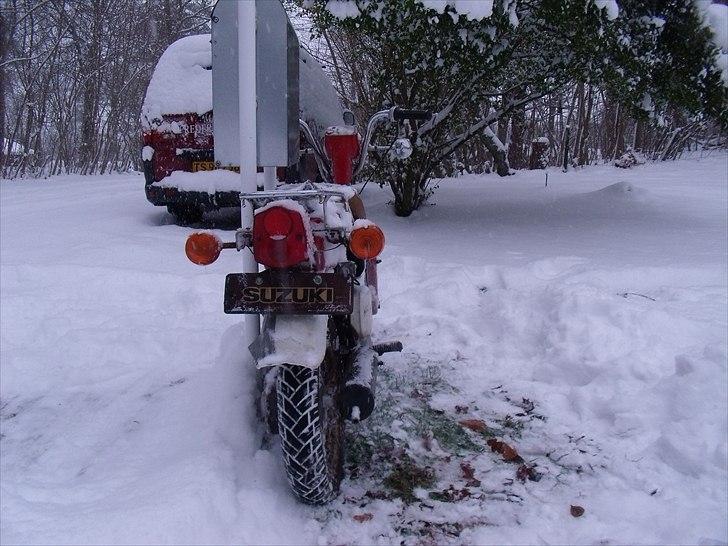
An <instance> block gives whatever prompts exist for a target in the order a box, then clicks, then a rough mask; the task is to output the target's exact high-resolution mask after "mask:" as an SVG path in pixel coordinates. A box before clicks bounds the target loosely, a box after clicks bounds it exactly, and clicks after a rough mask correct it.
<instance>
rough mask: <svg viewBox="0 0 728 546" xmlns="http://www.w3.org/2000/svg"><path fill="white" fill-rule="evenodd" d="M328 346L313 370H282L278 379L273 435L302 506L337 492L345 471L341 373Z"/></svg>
mask: <svg viewBox="0 0 728 546" xmlns="http://www.w3.org/2000/svg"><path fill="white" fill-rule="evenodd" d="M341 368H342V367H341V366H340V365H339V359H338V358H337V357H336V354H335V353H334V351H333V350H332V349H331V347H329V348H328V349H327V350H326V356H325V357H324V361H323V362H322V363H321V366H320V367H319V368H318V369H317V370H312V369H310V368H305V367H303V366H293V365H288V364H286V365H283V366H281V367H280V370H279V372H278V378H277V400H278V434H279V435H280V438H281V448H282V450H283V462H284V465H285V467H286V474H287V475H288V482H289V483H290V484H291V488H292V489H293V492H294V493H295V494H296V496H297V497H298V498H299V499H300V500H302V501H303V502H305V503H307V504H324V503H327V502H328V501H330V500H332V499H333V498H334V497H335V496H336V495H337V494H338V492H339V484H340V482H341V478H342V476H343V471H344V417H343V415H342V412H341V404H340V400H339V399H340V393H341V385H342V383H343V370H342V369H341Z"/></svg>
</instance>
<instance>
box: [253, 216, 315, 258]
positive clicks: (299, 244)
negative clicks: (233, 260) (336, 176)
mask: <svg viewBox="0 0 728 546" xmlns="http://www.w3.org/2000/svg"><path fill="white" fill-rule="evenodd" d="M253 254H254V255H255V260H256V261H257V262H258V263H261V264H263V265H265V266H266V267H291V266H292V265H296V264H299V263H301V262H303V261H305V260H307V259H308V241H307V240H306V226H305V225H304V223H303V217H302V216H301V214H300V213H299V212H297V211H295V210H291V209H288V208H285V207H280V206H273V207H270V208H267V209H265V210H262V211H260V212H258V213H256V215H255V221H254V222H253Z"/></svg>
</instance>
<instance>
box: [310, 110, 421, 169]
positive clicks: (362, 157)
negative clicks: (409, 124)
mask: <svg viewBox="0 0 728 546" xmlns="http://www.w3.org/2000/svg"><path fill="white" fill-rule="evenodd" d="M430 119H432V112H429V111H428V110H405V109H402V108H399V107H397V106H395V107H393V108H389V109H387V110H380V111H379V112H377V113H376V114H374V115H373V116H372V117H371V119H370V120H369V123H367V128H366V131H365V132H364V137H363V138H362V143H361V152H359V159H358V160H357V162H356V165H355V166H354V173H353V178H354V179H356V178H357V176H358V175H359V173H360V172H361V170H362V169H363V168H364V165H365V164H366V162H367V156H368V155H369V142H370V141H371V139H372V135H373V134H374V131H375V130H376V128H377V125H379V124H380V123H382V122H384V121H390V122H392V121H404V120H411V121H429V120H430ZM299 124H300V127H301V130H302V131H303V133H304V136H305V137H306V140H308V142H309V144H310V145H311V147H312V149H313V152H314V156H315V158H316V163H317V164H318V167H319V171H320V172H321V173H322V174H323V175H324V176H325V177H326V178H330V177H331V170H330V168H329V165H328V158H327V156H326V154H325V152H324V150H323V148H322V147H321V145H320V144H319V143H318V142H316V139H315V138H314V137H313V135H312V133H311V129H310V128H309V126H308V125H307V124H306V122H305V121H303V120H299Z"/></svg>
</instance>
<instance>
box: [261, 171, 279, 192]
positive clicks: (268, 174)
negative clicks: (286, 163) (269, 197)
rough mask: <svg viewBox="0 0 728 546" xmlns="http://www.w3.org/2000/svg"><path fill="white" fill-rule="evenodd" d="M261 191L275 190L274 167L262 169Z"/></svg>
mask: <svg viewBox="0 0 728 546" xmlns="http://www.w3.org/2000/svg"><path fill="white" fill-rule="evenodd" d="M263 189H264V190H265V191H269V190H274V189H276V168H275V167H263Z"/></svg>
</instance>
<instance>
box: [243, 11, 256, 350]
mask: <svg viewBox="0 0 728 546" xmlns="http://www.w3.org/2000/svg"><path fill="white" fill-rule="evenodd" d="M255 4H256V3H255V2H251V1H249V0H238V107H239V114H240V115H239V120H238V131H239V135H240V189H241V191H243V192H246V193H250V192H254V191H256V190H257V181H256V177H257V174H258V155H257V131H256V112H257V100H256V77H255V75H256V68H255V67H256V59H255V26H256V25H255ZM240 220H241V224H242V227H243V228H251V229H252V227H253V206H252V204H251V203H250V202H244V203H243V206H242V207H241V209H240ZM243 271H244V272H246V273H257V272H258V264H257V262H256V261H255V258H254V257H253V254H252V253H251V252H248V251H245V252H243ZM259 333H260V320H259V317H258V315H248V316H247V317H246V320H245V337H246V343H248V344H250V343H252V342H253V340H254V339H255V338H256V336H257V335H258V334H259Z"/></svg>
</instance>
